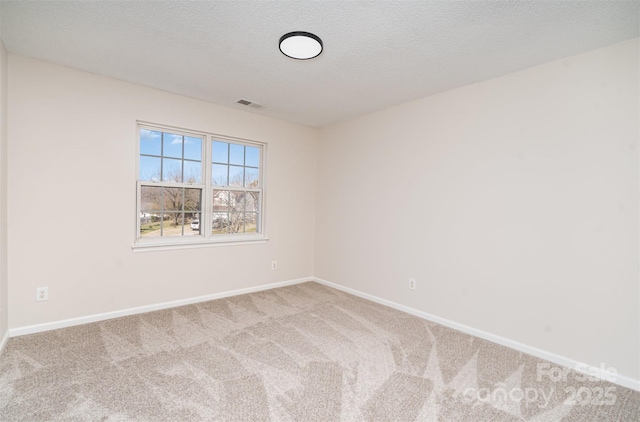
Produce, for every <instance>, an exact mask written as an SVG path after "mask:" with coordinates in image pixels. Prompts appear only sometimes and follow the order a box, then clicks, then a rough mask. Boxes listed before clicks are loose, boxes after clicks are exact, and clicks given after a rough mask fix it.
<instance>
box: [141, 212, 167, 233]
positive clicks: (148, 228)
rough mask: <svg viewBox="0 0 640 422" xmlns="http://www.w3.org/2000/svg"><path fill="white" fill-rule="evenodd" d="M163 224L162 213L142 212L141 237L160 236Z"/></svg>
mask: <svg viewBox="0 0 640 422" xmlns="http://www.w3.org/2000/svg"><path fill="white" fill-rule="evenodd" d="M161 226H162V215H161V214H159V213H154V214H148V213H142V215H141V216H140V237H159V236H160V232H161V230H160V227H161Z"/></svg>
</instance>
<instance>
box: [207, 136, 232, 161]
mask: <svg viewBox="0 0 640 422" xmlns="http://www.w3.org/2000/svg"><path fill="white" fill-rule="evenodd" d="M211 158H212V160H211V161H213V162H214V163H225V164H227V163H229V144H228V143H226V142H218V141H213V148H212V154H211Z"/></svg>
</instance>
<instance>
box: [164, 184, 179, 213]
mask: <svg viewBox="0 0 640 422" xmlns="http://www.w3.org/2000/svg"><path fill="white" fill-rule="evenodd" d="M163 189H164V191H163V192H162V193H163V195H162V203H163V204H164V209H165V210H168V211H182V204H183V198H182V195H183V193H184V189H183V188H163Z"/></svg>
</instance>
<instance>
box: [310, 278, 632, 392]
mask: <svg viewBox="0 0 640 422" xmlns="http://www.w3.org/2000/svg"><path fill="white" fill-rule="evenodd" d="M312 280H313V281H315V282H318V283H320V284H324V285H325V286H328V287H333V288H334V289H338V290H342V291H343V292H346V293H351V294H352V295H354V296H358V297H361V298H363V299H367V300H370V301H372V302H376V303H379V304H381V305H385V306H388V307H390V308H394V309H397V310H399V311H402V312H406V313H408V314H411V315H414V316H417V317H419V318H422V319H425V320H427V321H431V322H435V323H437V324H440V325H444V326H445V327H449V328H453V329H454V330H458V331H462V332H463V333H466V334H469V335H472V336H475V337H479V338H481V339H484V340H488V341H490V342H492V343H497V344H500V345H502V346H506V347H509V348H511V349H514V350H517V351H519V352H523V353H527V354H529V355H532V356H535V357H537V358H540V359H544V360H547V361H550V362H553V363H555V364H557V365H561V366H565V367H568V368H570V369H574V370H577V371H579V372H582V373H585V374H588V375H590V376H594V377H596V376H597V377H600V378H601V379H604V377H605V375H606V374H605V373H603V370H602V369H601V368H597V367H595V366H590V365H587V364H585V363H582V362H578V361H576V360H574V359H570V358H567V357H564V356H560V355H557V354H555V353H551V352H547V351H544V350H541V349H538V348H535V347H532V346H528V345H526V344H522V343H519V342H517V341H513V340H509V339H508V338H504V337H501V336H498V335H495V334H491V333H488V332H486V331H482V330H478V329H476V328H473V327H469V326H467V325H464V324H459V323H457V322H454V321H450V320H448V319H446V318H441V317H438V316H435V315H432V314H429V313H427V312H423V311H419V310H417V309H413V308H410V307H408V306H404V305H400V304H399V303H396V302H392V301H390V300H386V299H381V298H379V297H377V296H373V295H370V294H368V293H364V292H361V291H359V290H355V289H352V288H350V287H345V286H342V285H340V284H336V283H332V282H330V281H327V280H323V279H321V278H318V277H312ZM608 380H609V381H610V382H612V383H614V384H618V385H620V386H622V387H627V388H631V389H632V390H636V391H640V381H639V380H634V379H633V378H630V377H627V376H624V375H619V374H617V375H615V378H609V379H608Z"/></svg>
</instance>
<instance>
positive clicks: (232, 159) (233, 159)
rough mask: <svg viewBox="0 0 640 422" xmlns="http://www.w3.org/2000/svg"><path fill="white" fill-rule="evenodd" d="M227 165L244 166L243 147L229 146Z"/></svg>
mask: <svg viewBox="0 0 640 422" xmlns="http://www.w3.org/2000/svg"><path fill="white" fill-rule="evenodd" d="M229 164H238V165H241V166H242V165H244V146H243V145H237V144H229Z"/></svg>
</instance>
